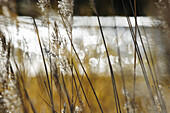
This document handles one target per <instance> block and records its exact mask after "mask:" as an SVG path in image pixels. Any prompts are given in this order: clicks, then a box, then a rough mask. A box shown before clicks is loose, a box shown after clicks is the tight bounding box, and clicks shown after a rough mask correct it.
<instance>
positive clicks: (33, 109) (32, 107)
mask: <svg viewBox="0 0 170 113" xmlns="http://www.w3.org/2000/svg"><path fill="white" fill-rule="evenodd" d="M24 92H25V95H26V97H27V99H28V101H29V103H30V105H31V109H32V111H33V112H34V113H37V112H36V110H35V108H34V106H33V104H32V102H31V100H30V97H29V95H28V93H27V90H26V89H24Z"/></svg>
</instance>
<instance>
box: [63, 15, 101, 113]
mask: <svg viewBox="0 0 170 113" xmlns="http://www.w3.org/2000/svg"><path fill="white" fill-rule="evenodd" d="M61 18H62V21H63V17H62V16H61ZM63 24H64V27H65V28H66V25H65V23H64V21H63ZM66 32H67V33H68V31H67V29H66ZM68 38H69V40H70V43H71V46H72V48H73V51H74V53H75V55H76V57H77V59H78V61H79V63H80V66H81V67H82V69H83V72H84V73H85V76H86V78H87V80H88V82H89V84H90V87H91V89H92V91H93V94H94V96H95V98H96V100H97V103H98V105H99V108H100V111H101V112H102V113H103V109H102V107H101V104H100V102H99V99H98V97H97V94H96V92H95V89H94V88H93V85H92V83H91V81H90V78H89V76H88V74H87V72H86V70H85V68H84V66H83V64H82V62H81V60H80V57H79V55H78V54H77V51H76V49H75V47H74V44H73V42H72V40H71V37H70V36H69V35H68Z"/></svg>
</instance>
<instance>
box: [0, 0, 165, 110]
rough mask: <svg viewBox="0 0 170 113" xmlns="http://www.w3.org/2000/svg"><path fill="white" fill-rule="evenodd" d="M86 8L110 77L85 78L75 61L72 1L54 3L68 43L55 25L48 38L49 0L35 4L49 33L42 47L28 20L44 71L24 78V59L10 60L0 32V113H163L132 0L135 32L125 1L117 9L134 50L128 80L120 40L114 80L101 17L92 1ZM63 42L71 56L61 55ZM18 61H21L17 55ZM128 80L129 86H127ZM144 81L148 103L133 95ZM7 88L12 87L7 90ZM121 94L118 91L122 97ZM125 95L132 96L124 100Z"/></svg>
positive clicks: (162, 101) (85, 72)
mask: <svg viewBox="0 0 170 113" xmlns="http://www.w3.org/2000/svg"><path fill="white" fill-rule="evenodd" d="M88 2H89V8H90V7H91V9H92V11H93V12H94V14H95V15H96V17H97V18H96V21H97V22H98V27H99V30H100V33H101V38H102V41H103V45H104V48H105V53H106V56H107V61H108V68H109V70H110V77H107V76H104V77H101V76H97V77H94V76H93V75H90V74H89V73H88V72H89V71H88V70H86V67H85V65H84V63H83V62H82V60H81V59H80V56H79V54H78V53H77V50H76V48H75V45H74V43H73V40H74V39H73V36H72V30H73V28H72V27H73V6H74V3H73V1H72V0H61V1H59V6H58V7H59V9H58V12H56V13H57V14H58V15H59V18H61V22H62V27H63V28H64V30H65V31H66V34H67V37H62V36H61V33H60V29H59V27H58V25H57V22H54V25H53V26H54V28H53V29H54V32H53V34H52V36H50V32H51V31H50V24H51V23H50V21H49V13H50V10H51V4H50V0H47V1H45V0H39V2H38V5H39V7H40V8H41V10H42V13H43V14H44V15H45V18H44V19H45V20H44V21H46V24H47V27H48V39H49V42H44V43H48V44H49V45H48V46H47V47H46V46H44V45H43V42H42V39H41V37H40V35H39V30H38V26H37V23H36V19H35V17H34V16H33V17H32V18H33V25H34V28H35V33H36V34H37V39H38V44H39V49H40V51H41V58H42V59H40V60H42V61H43V66H42V67H43V68H42V69H41V70H40V71H39V73H37V74H36V76H34V77H31V76H29V75H28V74H27V72H26V71H27V70H26V69H25V67H24V63H25V61H24V59H22V58H21V61H20V62H17V60H16V57H15V55H16V54H15V53H14V51H13V48H12V45H11V40H7V38H6V37H5V35H4V34H3V32H2V31H0V37H1V43H0V44H1V50H0V51H1V56H0V58H1V61H2V64H3V65H2V67H3V68H2V69H1V70H0V74H1V75H0V76H1V82H0V85H1V86H2V88H1V89H0V94H1V97H0V103H1V105H2V107H0V112H14V113H15V112H16V113H17V112H24V113H32V112H33V113H39V112H46V113H48V112H49V113H51V112H52V113H68V112H70V113H87V112H90V113H92V112H94V113H96V112H102V113H104V112H106V113H109V112H117V113H124V112H127V113H136V112H145V113H148V112H154V113H156V112H161V113H167V112H168V110H167V108H166V105H167V104H166V103H165V99H164V94H163V93H162V92H163V91H162V89H161V88H160V83H159V81H158V75H157V73H156V71H155V70H156V69H155V68H156V67H155V63H154V60H153V55H152V52H151V50H150V45H149V42H148V41H147V45H148V48H147V47H145V45H144V43H143V40H142V37H141V29H140V28H139V26H138V22H137V17H138V16H137V7H138V6H137V5H136V0H134V6H132V3H131V0H129V2H130V4H131V10H132V12H133V15H134V16H133V17H134V18H135V28H134V29H133V26H132V22H131V20H130V18H129V16H128V15H127V12H126V7H125V4H124V0H121V1H120V2H122V4H123V6H122V7H123V9H124V12H125V14H126V18H127V22H128V25H129V30H130V32H131V38H132V40H133V44H134V68H133V69H134V72H133V73H131V74H128V73H126V72H125V71H124V69H123V66H122V60H121V59H122V56H121V52H120V49H121V48H120V47H119V44H118V43H119V37H118V35H117V34H116V43H117V53H118V57H119V66H120V72H121V73H120V74H121V75H120V76H119V75H116V74H115V73H114V71H113V67H112V64H111V59H110V53H109V52H110V51H109V50H108V46H107V40H106V38H105V35H104V32H103V27H102V24H101V20H100V16H99V14H98V11H97V9H96V5H95V2H94V0H90V1H88ZM111 3H112V4H113V0H111ZM110 7H112V13H113V10H114V7H113V5H112V6H110ZM56 21H57V20H56ZM166 21H167V20H166ZM113 26H115V30H117V28H116V25H113ZM143 29H144V28H143ZM145 32H146V31H145ZM116 33H117V32H116ZM51 37H52V39H51ZM110 37H112V36H110ZM137 37H139V38H140V42H141V44H142V50H141V49H140V48H139V44H138V43H139V42H138V41H137ZM66 38H67V39H68V40H69V42H70V43H69V44H70V46H71V51H68V50H67V49H66V48H67V44H66V43H67V42H66V40H67V39H66ZM43 48H46V49H48V51H49V52H45V51H44V50H43ZM146 49H149V54H148V53H147V52H146ZM141 51H144V56H142V54H141ZM17 56H20V54H18V55H17ZM46 56H47V57H46ZM137 58H138V59H137ZM144 58H145V59H146V61H147V65H146V64H145V63H144ZM150 59H151V61H150ZM137 60H139V63H140V66H141V69H142V72H143V77H138V76H137V75H136V74H137V73H136V62H137ZM4 64H5V65H4ZM13 64H14V65H13ZM48 65H49V66H48ZM78 66H80V67H81V68H82V70H83V75H82V76H81V74H80V72H79V70H78ZM48 68H49V69H48ZM147 68H148V69H149V72H148V71H147ZM28 71H29V70H28ZM149 75H150V76H151V77H150V78H151V79H149ZM128 80H130V81H133V82H132V83H130V82H128ZM137 80H138V81H137ZM144 81H145V85H146V86H147V91H146V92H145V93H148V94H146V95H149V97H147V96H140V95H139V94H137V93H138V92H137V89H138V87H139V86H141V85H142V86H143V82H144ZM10 84H12V85H11V86H10ZM152 86H153V87H152ZM140 88H141V89H138V90H139V92H142V90H145V88H144V87H140ZM121 89H123V92H122V90H121ZM131 89H132V90H131ZM129 91H132V92H130V94H129ZM13 95H15V98H14V99H15V101H16V102H17V103H15V102H13V101H12V99H11V97H12V96H13ZM10 99H11V100H10ZM9 104H11V105H9ZM145 104H146V106H145ZM13 106H15V107H13ZM113 106H115V107H113Z"/></svg>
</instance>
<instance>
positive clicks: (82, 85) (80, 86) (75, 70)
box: [73, 63, 92, 113]
mask: <svg viewBox="0 0 170 113" xmlns="http://www.w3.org/2000/svg"><path fill="white" fill-rule="evenodd" d="M73 67H74V70H75V72H76V76H77V78H78V81H79V84H80V87H81V90H82V92H83V95H84V98H85V100H86V102H87V105H88V107H89V109H90V111H91V113H92V110H91V107H90V104H89V102H88V99H87V96H86V93H85V91H84V88H83V85H82V83H81V80H80V77H79V75H78V72H77V70H76V67H75V65H74V63H73Z"/></svg>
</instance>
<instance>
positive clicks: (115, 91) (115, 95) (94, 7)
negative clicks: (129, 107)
mask: <svg viewBox="0 0 170 113" xmlns="http://www.w3.org/2000/svg"><path fill="white" fill-rule="evenodd" d="M90 1H91V2H92V3H93V6H92V7H93V10H94V12H95V14H96V16H97V20H98V23H99V28H100V32H101V35H102V40H103V43H104V47H105V50H106V55H107V59H108V63H109V68H110V73H111V79H112V85H113V92H114V98H115V104H116V109H117V112H118V111H119V112H120V113H121V106H120V101H119V95H118V91H117V87H116V81H115V77H114V73H113V69H112V65H111V61H110V57H109V52H108V49H107V45H106V41H105V37H104V34H103V29H102V25H101V22H100V18H99V15H98V12H97V10H96V6H95V3H94V1H93V0H90ZM117 105H118V108H117Z"/></svg>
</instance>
